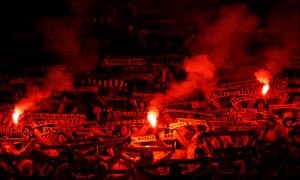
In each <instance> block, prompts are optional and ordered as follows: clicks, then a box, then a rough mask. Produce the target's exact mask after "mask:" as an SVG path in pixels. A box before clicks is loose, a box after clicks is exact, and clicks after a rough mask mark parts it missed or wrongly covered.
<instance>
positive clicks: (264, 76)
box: [254, 69, 272, 95]
mask: <svg viewBox="0 0 300 180" xmlns="http://www.w3.org/2000/svg"><path fill="white" fill-rule="evenodd" d="M254 75H255V77H256V79H257V80H258V81H259V82H260V83H262V84H263V87H262V95H266V94H267V93H268V91H269V89H270V82H271V80H272V74H271V73H270V72H269V71H267V70H264V69H260V70H259V71H256V72H255V74H254Z"/></svg>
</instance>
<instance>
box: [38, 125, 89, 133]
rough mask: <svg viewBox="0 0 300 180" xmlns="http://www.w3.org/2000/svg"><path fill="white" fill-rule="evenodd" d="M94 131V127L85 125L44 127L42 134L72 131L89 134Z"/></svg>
mask: <svg viewBox="0 0 300 180" xmlns="http://www.w3.org/2000/svg"><path fill="white" fill-rule="evenodd" d="M91 131H92V128H84V127H43V129H42V134H43V135H47V134H57V133H65V134H70V133H72V132H76V133H77V134H89V133H90V132H91Z"/></svg>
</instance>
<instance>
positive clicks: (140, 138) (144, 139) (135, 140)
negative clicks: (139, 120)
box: [131, 135, 157, 143]
mask: <svg viewBox="0 0 300 180" xmlns="http://www.w3.org/2000/svg"><path fill="white" fill-rule="evenodd" d="M153 141H157V135H147V136H132V137H131V142H132V143H141V142H153Z"/></svg>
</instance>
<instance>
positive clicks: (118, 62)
mask: <svg viewBox="0 0 300 180" xmlns="http://www.w3.org/2000/svg"><path fill="white" fill-rule="evenodd" d="M133 65H134V66H144V65H146V61H145V60H144V59H134V58H132V59H104V60H103V61H102V66H133Z"/></svg>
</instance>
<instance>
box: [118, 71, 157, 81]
mask: <svg viewBox="0 0 300 180" xmlns="http://www.w3.org/2000/svg"><path fill="white" fill-rule="evenodd" d="M120 76H121V77H122V78H123V79H144V80H147V81H153V79H154V76H153V75H152V74H150V73H131V74H120Z"/></svg>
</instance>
